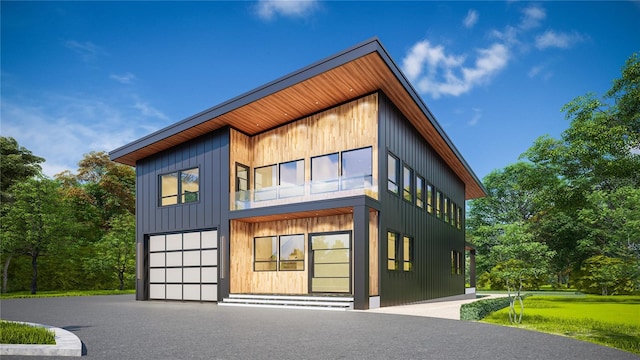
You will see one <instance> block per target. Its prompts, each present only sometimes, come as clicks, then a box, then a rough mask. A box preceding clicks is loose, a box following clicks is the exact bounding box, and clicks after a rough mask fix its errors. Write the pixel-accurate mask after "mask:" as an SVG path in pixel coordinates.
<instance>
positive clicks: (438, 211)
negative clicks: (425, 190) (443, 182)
mask: <svg viewBox="0 0 640 360" xmlns="http://www.w3.org/2000/svg"><path fill="white" fill-rule="evenodd" d="M436 217H437V218H438V219H442V193H441V192H440V191H436Z"/></svg>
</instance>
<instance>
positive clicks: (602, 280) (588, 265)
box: [576, 255, 638, 295]
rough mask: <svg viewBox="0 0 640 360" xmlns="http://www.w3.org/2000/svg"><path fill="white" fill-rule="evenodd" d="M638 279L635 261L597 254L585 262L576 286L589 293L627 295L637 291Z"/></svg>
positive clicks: (578, 275)
mask: <svg viewBox="0 0 640 360" xmlns="http://www.w3.org/2000/svg"><path fill="white" fill-rule="evenodd" d="M637 280H638V274H637V264H636V263H635V262H633V261H626V262H625V261H624V260H622V259H619V258H610V257H606V256H603V255H597V256H593V257H590V258H588V259H587V260H585V261H584V262H583V264H582V267H581V268H580V271H579V272H578V274H577V281H576V286H577V287H578V289H580V290H581V291H583V292H585V293H587V294H601V295H626V294H633V293H634V292H635V291H636V289H635V288H636V282H637Z"/></svg>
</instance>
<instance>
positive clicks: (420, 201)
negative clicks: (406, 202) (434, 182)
mask: <svg viewBox="0 0 640 360" xmlns="http://www.w3.org/2000/svg"><path fill="white" fill-rule="evenodd" d="M416 206H417V207H419V208H421V209H424V178H423V177H422V176H420V175H416Z"/></svg>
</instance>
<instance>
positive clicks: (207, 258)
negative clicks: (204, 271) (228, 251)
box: [202, 250, 218, 266]
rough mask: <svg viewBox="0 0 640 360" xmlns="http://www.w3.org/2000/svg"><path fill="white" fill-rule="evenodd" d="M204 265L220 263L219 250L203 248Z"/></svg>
mask: <svg viewBox="0 0 640 360" xmlns="http://www.w3.org/2000/svg"><path fill="white" fill-rule="evenodd" d="M202 265H203V266H216V265H218V250H202Z"/></svg>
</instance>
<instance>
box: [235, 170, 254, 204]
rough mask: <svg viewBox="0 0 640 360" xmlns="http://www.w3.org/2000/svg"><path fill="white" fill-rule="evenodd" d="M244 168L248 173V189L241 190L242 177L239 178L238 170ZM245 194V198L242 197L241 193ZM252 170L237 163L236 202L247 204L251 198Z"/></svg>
mask: <svg viewBox="0 0 640 360" xmlns="http://www.w3.org/2000/svg"><path fill="white" fill-rule="evenodd" d="M239 168H242V169H244V170H246V172H247V179H246V182H247V188H246V189H243V190H240V177H239V176H238V169H239ZM241 191H242V192H244V194H245V196H241V195H240V192H241ZM249 194H251V168H250V167H249V166H247V165H245V164H242V163H239V162H236V201H241V202H247V201H249V199H250V198H251V196H250V195H249Z"/></svg>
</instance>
